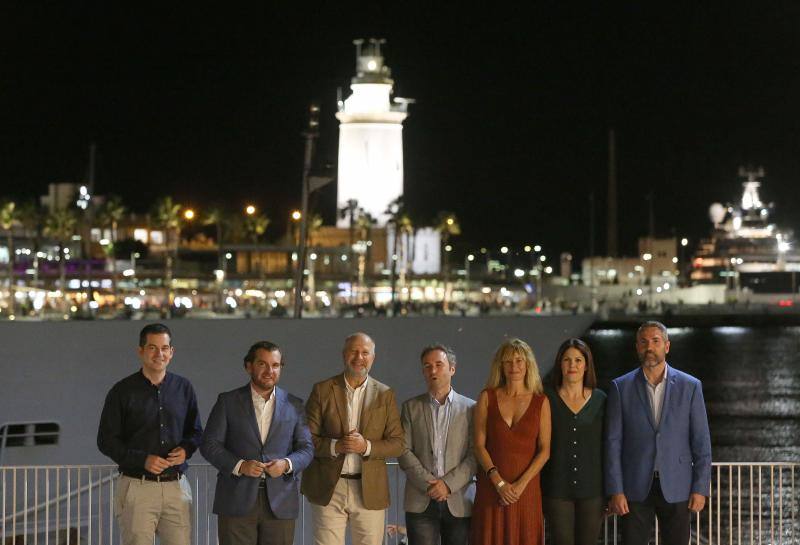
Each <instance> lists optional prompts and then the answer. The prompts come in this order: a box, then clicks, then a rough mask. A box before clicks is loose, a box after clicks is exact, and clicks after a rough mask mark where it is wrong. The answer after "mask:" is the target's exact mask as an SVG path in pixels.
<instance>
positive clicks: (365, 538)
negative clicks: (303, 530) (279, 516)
mask: <svg viewBox="0 0 800 545" xmlns="http://www.w3.org/2000/svg"><path fill="white" fill-rule="evenodd" d="M311 512H312V513H313V516H314V545H344V534H345V530H346V529H347V523H348V522H349V523H350V540H351V541H352V543H353V545H381V543H383V534H384V532H385V531H386V510H385V509H378V510H375V509H367V508H365V507H364V501H363V499H362V496H361V481H359V480H353V479H339V482H337V483H336V488H335V489H334V490H333V497H332V498H331V501H330V503H328V505H314V504H311Z"/></svg>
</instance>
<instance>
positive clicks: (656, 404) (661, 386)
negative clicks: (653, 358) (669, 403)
mask: <svg viewBox="0 0 800 545" xmlns="http://www.w3.org/2000/svg"><path fill="white" fill-rule="evenodd" d="M645 382H646V383H647V397H648V398H650V409H651V410H652V411H653V422H654V423H655V425H656V428H658V427H659V425H660V424H661V407H663V406H664V392H665V390H666V388H667V365H664V375H663V376H662V377H661V381H660V382H659V383H658V384H650V381H649V380H647V378H646V377H645Z"/></svg>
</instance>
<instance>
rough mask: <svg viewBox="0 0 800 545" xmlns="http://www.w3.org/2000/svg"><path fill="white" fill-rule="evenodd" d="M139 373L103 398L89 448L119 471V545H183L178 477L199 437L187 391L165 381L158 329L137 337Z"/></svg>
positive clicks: (167, 349) (182, 383)
mask: <svg viewBox="0 0 800 545" xmlns="http://www.w3.org/2000/svg"><path fill="white" fill-rule="evenodd" d="M138 354H139V359H140V360H141V362H142V368H141V369H140V370H139V371H137V372H136V373H134V374H132V375H130V376H128V377H126V378H124V379H122V380H121V381H119V382H118V383H116V384H115V385H114V386H113V387H112V388H111V391H109V392H108V395H107V396H106V401H105V405H104V406H103V414H102V416H101V417H100V428H99V430H98V432H97V446H98V448H99V449H100V452H102V453H103V454H105V455H106V456H108V457H109V458H111V459H112V460H114V461H115V462H116V463H117V464H119V472H120V477H119V482H118V484H117V490H116V497H115V498H114V512H115V514H116V516H117V519H118V521H119V525H120V529H121V533H122V542H123V545H152V543H153V537H154V535H155V534H157V535H158V537H159V539H160V542H161V543H162V545H188V544H189V542H190V540H191V518H190V513H191V503H192V492H191V488H190V487H189V483H188V482H187V480H186V477H184V476H183V473H184V472H185V471H186V460H187V459H188V458H190V457H191V455H192V454H194V451H195V450H197V448H198V446H199V445H200V441H201V438H202V434H203V429H202V427H201V425H200V414H199V411H198V409H197V397H196V396H195V393H194V389H193V388H192V385H191V383H189V381H188V380H186V379H185V378H183V377H180V376H178V375H175V374H172V373H167V366H168V365H169V363H170V361H171V360H172V356H173V355H174V354H175V349H174V347H173V346H172V333H171V332H170V330H169V328H168V327H167V326H165V325H163V324H150V325H147V326H145V327H144V328H143V329H142V331H141V333H140V334H139V348H138Z"/></svg>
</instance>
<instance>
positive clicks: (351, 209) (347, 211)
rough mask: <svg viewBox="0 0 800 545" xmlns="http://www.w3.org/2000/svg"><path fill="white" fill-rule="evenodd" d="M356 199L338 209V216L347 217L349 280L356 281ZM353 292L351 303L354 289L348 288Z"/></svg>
mask: <svg viewBox="0 0 800 545" xmlns="http://www.w3.org/2000/svg"><path fill="white" fill-rule="evenodd" d="M358 210H359V208H358V201H357V200H356V199H350V200H348V201H347V204H346V205H345V206H343V207H342V208H340V209H339V217H340V218H342V219H345V218H349V222H348V228H349V230H350V244H349V246H348V249H347V251H348V256H347V259H348V263H350V282H353V281H354V280H356V281H357V273H356V268H355V267H356V263H355V259H353V245H354V244H355V243H356V237H355V235H356V217H357V215H358ZM350 292H351V293H352V294H353V303H355V290H350Z"/></svg>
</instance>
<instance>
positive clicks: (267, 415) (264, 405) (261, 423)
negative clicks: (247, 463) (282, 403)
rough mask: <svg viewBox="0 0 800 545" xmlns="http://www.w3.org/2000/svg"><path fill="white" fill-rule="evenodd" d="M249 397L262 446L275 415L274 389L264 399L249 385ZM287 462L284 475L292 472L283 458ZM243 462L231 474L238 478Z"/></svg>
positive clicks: (290, 465)
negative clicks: (251, 401)
mask: <svg viewBox="0 0 800 545" xmlns="http://www.w3.org/2000/svg"><path fill="white" fill-rule="evenodd" d="M250 396H251V398H252V400H253V410H254V411H255V413H256V422H257V423H258V433H259V435H260V436H261V444H262V445H263V444H264V443H265V442H266V440H267V435H269V427H270V426H271V425H272V417H273V416H274V415H275V388H273V389H272V393H271V394H270V395H269V398H267V399H264V396H262V395H261V394H259V393H258V392H256V391H255V389H253V385H252V384H251V385H250ZM284 460H286V462H288V464H289V467H288V468H287V469H286V474H288V473H291V472H292V461H291V460H290V459H289V458H284ZM243 463H244V460H239V462H238V463H237V464H236V465H235V466H234V468H233V474H234V475H236V476H237V477H239V476H240V475H241V471H240V470H241V468H242V464H243Z"/></svg>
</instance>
